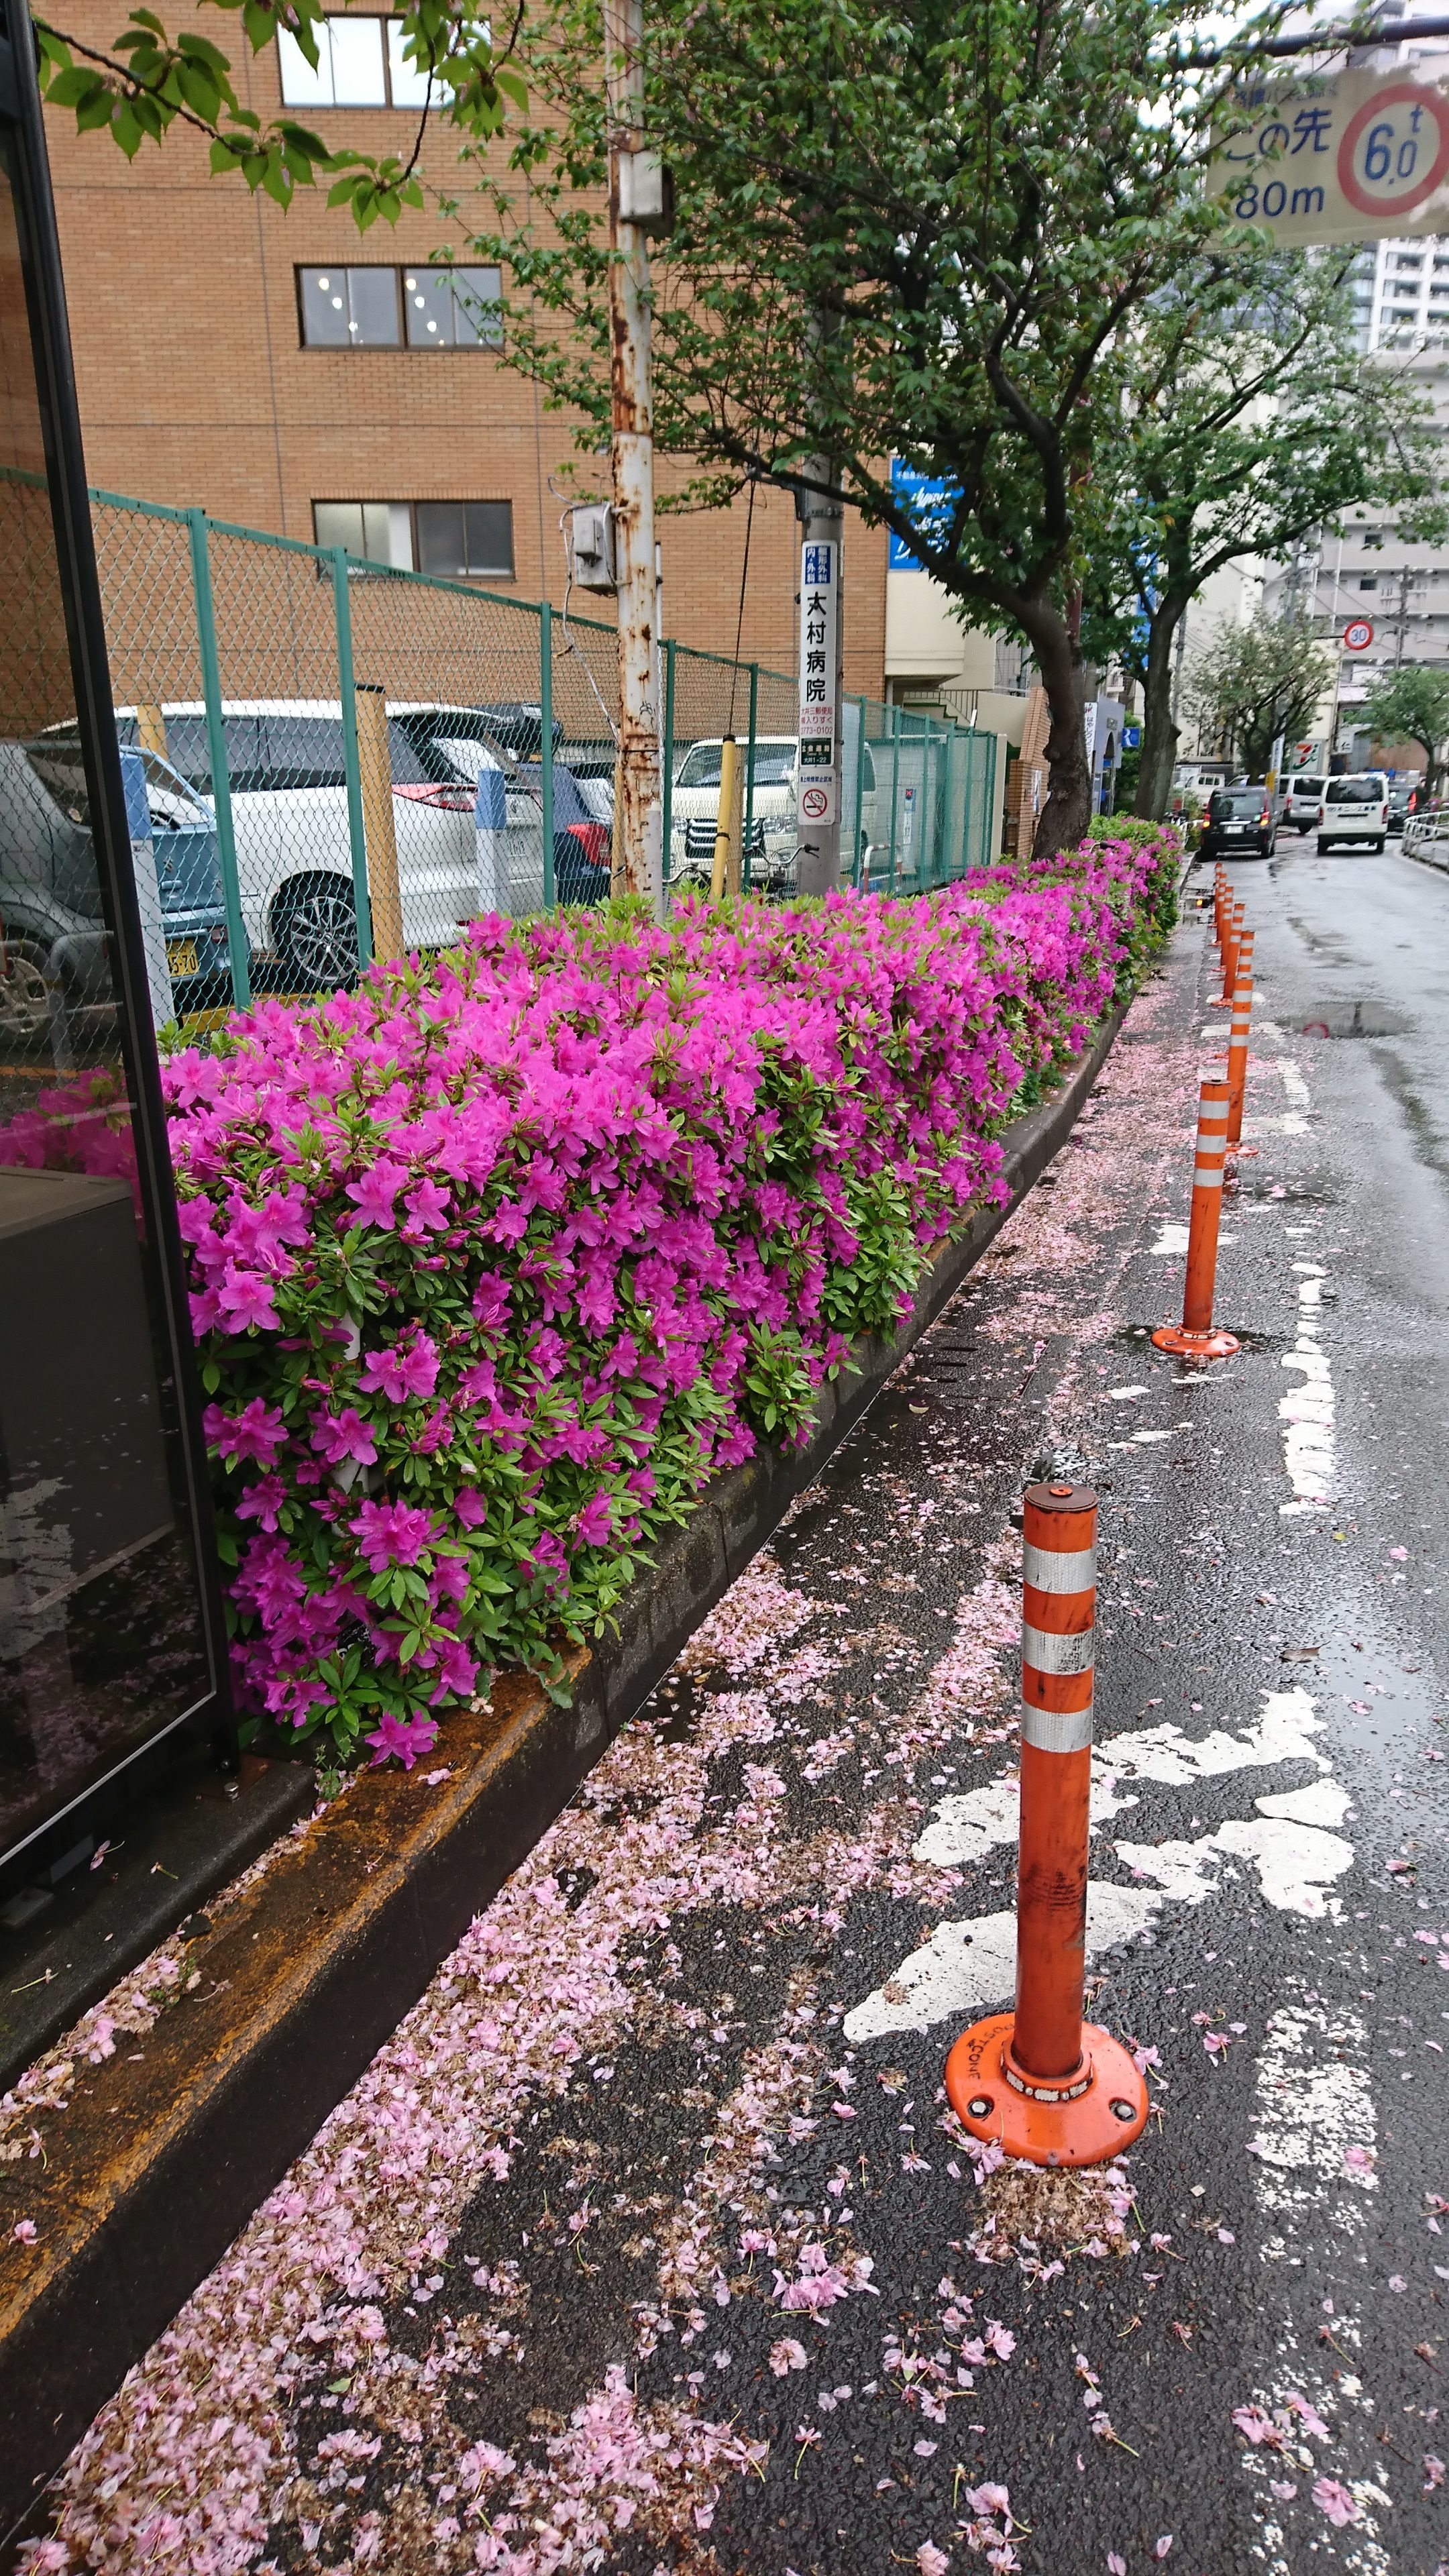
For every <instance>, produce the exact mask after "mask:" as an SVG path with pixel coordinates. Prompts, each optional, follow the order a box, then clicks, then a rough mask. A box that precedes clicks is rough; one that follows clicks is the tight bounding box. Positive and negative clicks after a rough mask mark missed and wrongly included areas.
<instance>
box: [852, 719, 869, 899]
mask: <svg viewBox="0 0 1449 2576" xmlns="http://www.w3.org/2000/svg"><path fill="white" fill-rule="evenodd" d="M856 706H859V708H861V737H859V742H856V860H853V866H851V884H853V886H859V884H861V819H864V811H866V701H864V698H856Z"/></svg>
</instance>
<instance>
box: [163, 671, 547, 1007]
mask: <svg viewBox="0 0 1449 2576" xmlns="http://www.w3.org/2000/svg"><path fill="white" fill-rule="evenodd" d="M161 713H162V718H163V721H164V723H165V727H166V747H167V753H168V756H169V758H170V759H171V761H172V762H173V764H174V766H175V767H176V768H177V769H178V770H179V771H180V772H181V774H182V776H183V777H185V778H187V779H188V780H189V781H190V782H191V783H192V785H193V786H195V787H197V788H199V789H201V790H203V791H204V792H209V791H210V787H211V757H210V746H209V741H208V736H207V726H206V710H205V708H204V706H202V705H201V704H200V703H199V702H196V701H191V702H187V703H178V704H174V705H168V706H164V707H163V708H162V710H161ZM222 722H223V726H224V730H225V736H226V752H227V768H228V771H229V775H230V786H231V811H232V829H233V834H234V838H235V842H236V862H237V877H238V880H239V885H240V892H241V907H242V918H243V920H244V922H245V924H246V930H247V936H248V939H249V941H250V943H251V946H252V949H253V952H254V953H255V954H257V955H260V956H264V957H266V956H274V957H275V958H276V959H277V961H278V963H279V964H280V966H281V969H282V972H283V974H284V976H285V977H286V979H287V981H288V983H289V984H292V985H295V986H296V987H297V988H298V989H299V990H303V991H315V990H319V989H324V988H326V987H328V986H331V985H335V984H338V983H344V982H347V981H348V980H350V978H351V977H352V976H353V975H354V974H355V972H356V968H357V916H356V906H355V899H354V893H353V877H352V836H351V831H350V825H349V814H348V804H347V780H346V771H345V769H344V766H343V745H342V707H341V701H340V700H339V699H336V698H331V699H327V698H245V699H243V698H229V699H227V700H226V701H225V703H224V706H223V710H222ZM117 727H118V731H119V733H120V738H121V741H122V743H123V744H124V743H127V742H134V741H135V739H136V720H135V710H134V708H122V709H119V710H118V711H117ZM530 730H531V733H532V737H533V739H532V740H531V741H530V739H529V735H530ZM488 746H491V747H492V749H493V751H494V753H495V755H498V754H501V755H502V756H503V757H504V758H505V761H508V755H509V754H510V753H513V754H515V755H516V753H517V752H518V751H520V750H522V751H525V752H531V753H532V755H533V757H534V760H535V762H536V760H537V753H538V715H537V710H536V709H531V708H524V707H521V706H519V707H508V706H490V707H483V708H471V709H470V708H465V707H457V706H442V705H438V704H432V705H428V704H422V705H419V704H416V703H412V702H407V703H404V702H398V703H390V704H389V707H388V750H389V756H390V761H391V768H392V789H393V828H394V832H395V836H396V841H397V866H398V891H399V894H400V896H401V899H402V923H403V938H404V940H405V942H406V944H407V946H408V947H409V948H439V947H447V946H448V945H449V944H450V943H451V942H452V941H454V940H455V939H456V938H457V937H458V934H459V931H460V929H461V927H462V926H463V924H464V923H466V922H469V921H472V920H475V919H476V918H477V916H478V914H479V913H480V912H481V911H483V910H484V909H486V908H487V905H486V903H485V900H484V895H483V891H482V889H481V888H480V885H479V878H478V848H477V835H476V832H475V828H474V806H475V803H476V793H477V780H478V769H479V765H480V762H481V760H482V758H483V756H484V753H485V750H486V748H487V747H488ZM508 765H509V766H510V767H511V766H512V763H511V762H508ZM535 775H536V771H535ZM540 820H541V818H540V813H539V806H538V799H537V794H536V792H535V794H534V795H532V796H530V795H529V794H528V793H527V792H526V790H523V791H521V792H518V793H515V792H514V791H513V789H512V786H511V785H510V791H509V797H508V826H509V859H510V865H509V868H508V871H507V873H508V878H509V885H510V894H511V898H512V899H511V901H510V909H511V910H513V911H515V912H518V913H522V912H527V911H536V910H537V909H538V908H539V906H540V905H541V903H542V900H543V843H542V835H541V830H540ZM515 860H516V863H517V864H516V867H515V866H514V865H513V864H512V862H513V861H515ZM515 877H516V879H517V885H516V888H515V887H514V882H513V881H514V878H515ZM490 892H491V889H490Z"/></svg>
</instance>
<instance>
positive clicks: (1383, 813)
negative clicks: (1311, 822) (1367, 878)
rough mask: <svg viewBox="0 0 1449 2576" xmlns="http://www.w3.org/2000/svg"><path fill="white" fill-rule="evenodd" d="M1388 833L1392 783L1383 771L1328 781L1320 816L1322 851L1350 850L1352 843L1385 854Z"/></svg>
mask: <svg viewBox="0 0 1449 2576" xmlns="http://www.w3.org/2000/svg"><path fill="white" fill-rule="evenodd" d="M1388 831H1389V782H1388V779H1387V777H1386V776H1385V774H1384V772H1383V770H1381V769H1358V770H1350V771H1349V772H1348V774H1347V775H1346V776H1345V777H1342V778H1330V779H1329V780H1328V782H1327V784H1326V785H1325V787H1324V790H1323V803H1322V805H1321V807H1320V808H1319V816H1318V846H1319V849H1320V850H1341V849H1347V848H1348V846H1349V845H1350V843H1353V842H1358V843H1367V845H1368V847H1369V848H1370V849H1371V850H1382V849H1383V848H1384V846H1385V843H1386V842H1387V839H1388Z"/></svg>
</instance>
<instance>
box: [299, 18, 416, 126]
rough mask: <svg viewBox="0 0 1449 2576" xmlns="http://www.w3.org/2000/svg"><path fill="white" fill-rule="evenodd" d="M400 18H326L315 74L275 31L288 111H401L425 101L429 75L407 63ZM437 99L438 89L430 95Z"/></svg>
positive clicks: (319, 30) (319, 34)
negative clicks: (358, 109) (313, 109)
mask: <svg viewBox="0 0 1449 2576" xmlns="http://www.w3.org/2000/svg"><path fill="white" fill-rule="evenodd" d="M402 34H403V22H402V20H401V18H383V17H379V18H360V17H354V16H353V15H352V13H351V11H350V10H349V11H348V12H347V14H346V15H345V16H339V17H328V18H324V19H323V20H322V21H321V23H320V25H319V26H318V27H317V29H316V36H317V68H316V70H315V71H314V70H313V69H312V66H311V64H310V63H309V62H308V60H307V57H306V55H305V54H304V53H303V51H302V48H301V46H300V45H299V44H298V42H297V39H296V37H295V36H293V35H289V34H288V32H287V30H286V28H285V27H282V28H279V29H278V31H277V57H278V62H279V64H280V67H281V75H282V97H283V100H284V101H285V103H286V105H287V106H288V107H401V108H408V109H410V110H417V109H419V108H422V107H424V106H426V104H427V100H428V75H427V73H426V71H419V70H418V69H417V67H416V65H415V64H413V63H410V62H408V61H407V60H406V58H405V56H404V54H403V49H402ZM433 96H434V97H435V98H436V96H437V91H436V88H435V89H434V91H433Z"/></svg>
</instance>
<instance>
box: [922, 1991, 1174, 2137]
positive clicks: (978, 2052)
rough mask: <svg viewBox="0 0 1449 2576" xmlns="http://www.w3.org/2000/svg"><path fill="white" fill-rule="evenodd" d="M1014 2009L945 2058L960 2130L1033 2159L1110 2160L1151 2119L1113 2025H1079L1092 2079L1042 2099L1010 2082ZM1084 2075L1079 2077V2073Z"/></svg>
mask: <svg viewBox="0 0 1449 2576" xmlns="http://www.w3.org/2000/svg"><path fill="white" fill-rule="evenodd" d="M1014 2027H1015V2015H1014V2014H1013V2013H993V2014H992V2015H991V2017H990V2019H989V2020H987V2021H978V2022H973V2023H972V2026H971V2028H970V2029H969V2030H967V2031H963V2032H962V2034H961V2037H960V2038H959V2039H958V2040H957V2042H956V2045H955V2047H954V2048H953V2049H952V2051H951V2054H950V2056H949V2057H948V2058H947V2060H946V2094H947V2098H948V2100H949V2102H950V2105H951V2108H952V2110H953V2111H954V2112H955V2114H956V2117H957V2119H958V2120H959V2121H960V2123H961V2126H962V2127H963V2129H969V2130H970V2132H971V2135H972V2136H973V2138H983V2139H992V2138H994V2139H995V2140H996V2142H997V2144H998V2145H999V2146H1002V2147H1004V2148H1005V2150H1006V2153H1007V2154H1008V2155H1009V2156H1015V2157H1017V2158H1019V2159H1020V2160H1021V2161H1022V2162H1024V2163H1026V2164H1033V2165H1105V2164H1110V2162H1111V2160H1112V2158H1113V2156H1115V2155H1119V2154H1120V2153H1121V2150H1122V2149H1123V2147H1130V2145H1131V2144H1132V2141H1133V2139H1134V2138H1137V2137H1140V2136H1141V2134H1142V2131H1143V2130H1144V2128H1145V2127H1146V2125H1147V2110H1148V2103H1147V2086H1146V2083H1145V2081H1144V2079H1143V2078H1142V2076H1140V2075H1139V2074H1138V2072H1137V2069H1136V2067H1135V2066H1134V2064H1133V2062H1132V2059H1131V2056H1130V2055H1129V2053H1128V2051H1127V2050H1126V2049H1125V2048H1124V2047H1123V2046H1122V2043H1121V2041H1120V2040H1117V2039H1114V2038H1113V2037H1112V2035H1111V2032H1110V2031H1105V2030H1099V2029H1098V2028H1097V2026H1096V2024H1095V2023H1093V2022H1084V2023H1083V2024H1082V2050H1083V2063H1084V2066H1085V2068H1086V2070H1087V2072H1088V2076H1089V2081H1088V2083H1087V2086H1086V2089H1085V2091H1083V2092H1081V2093H1079V2094H1078V2095H1077V2097H1076V2099H1075V2101H1060V2100H1059V2101H1055V2102H1039V2101H1034V2100H1032V2099H1030V2098H1029V2097H1028V2096H1027V2095H1025V2094H1022V2093H1018V2092H1017V2091H1016V2090H1015V2088H1014V2087H1013V2086H1012V2085H1011V2084H1010V2083H1008V2081H1007V2077H1006V2062H1007V2059H1008V2057H1009V2055H1010V2051H1011V2037H1012V2031H1013V2029H1014ZM1079 2080H1080V2079H1079Z"/></svg>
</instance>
